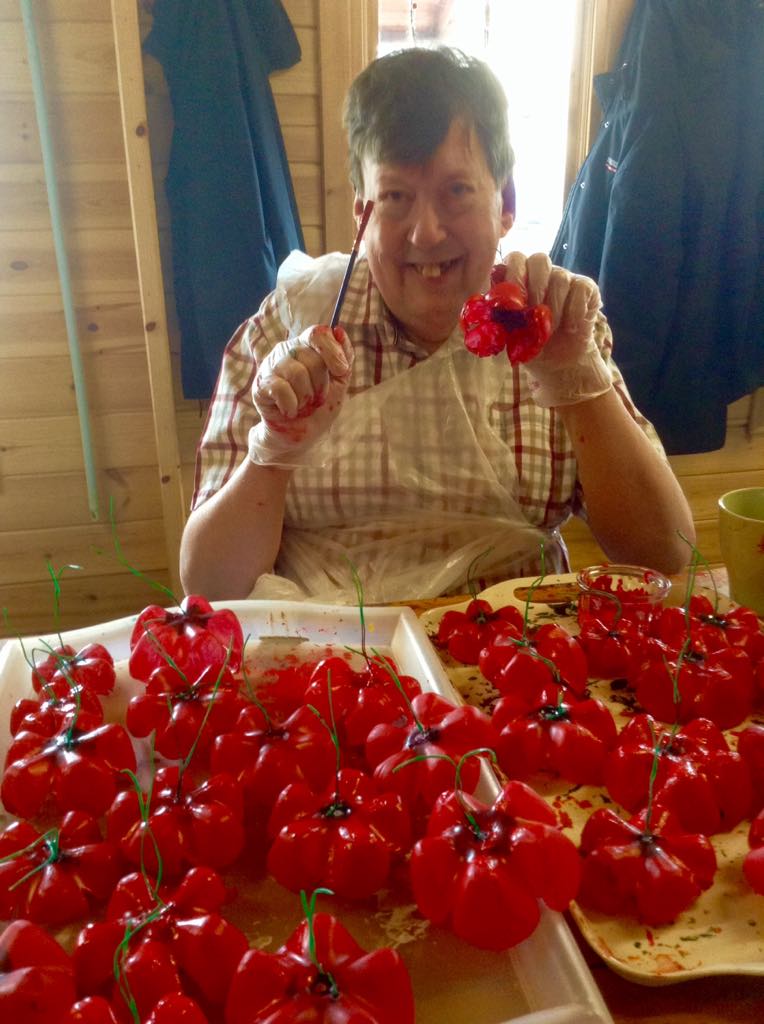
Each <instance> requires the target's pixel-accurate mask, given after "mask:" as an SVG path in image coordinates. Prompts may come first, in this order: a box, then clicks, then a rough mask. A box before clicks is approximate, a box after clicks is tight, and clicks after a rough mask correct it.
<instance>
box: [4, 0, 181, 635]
mask: <svg viewBox="0 0 764 1024" xmlns="http://www.w3.org/2000/svg"><path fill="white" fill-rule="evenodd" d="M33 9H34V16H35V24H36V27H37V36H38V46H39V51H40V59H41V64H42V75H43V79H44V82H45V99H46V105H47V108H48V114H49V120H50V127H51V135H52V146H53V157H54V163H55V174H56V182H57V185H58V191H59V195H60V200H61V216H62V225H61V227H62V232H63V236H64V239H65V245H66V250H67V256H68V260H69V262H70V267H71V272H72V288H73V301H74V304H75V307H76V320H77V336H78V341H79V344H80V347H81V350H82V361H83V367H84V374H85V379H86V390H87V395H88V399H89V404H90V412H91V432H92V444H93V453H94V459H95V466H96V480H97V488H98V495H99V499H100V509H99V519H98V520H97V521H93V519H92V517H91V514H90V510H89V507H88V500H87V490H86V485H85V479H84V471H83V466H84V461H83V455H82V445H81V435H80V424H79V420H78V418H77V407H76V403H75V398H74V390H73V375H72V368H71V361H70V356H69V342H68V339H67V333H66V326H65V320H64V315H63V305H62V297H61V285H60V281H59V274H58V266H57V263H56V259H55V254H54V248H53V236H52V230H51V213H50V210H49V206H48V191H47V189H46V185H45V175H44V169H43V163H42V148H41V144H40V137H39V129H38V124H37V116H36V110H35V103H34V96H33V91H32V82H31V76H30V72H29V66H28V60H29V58H28V54H27V48H26V37H25V33H24V29H23V24H22V19H21V9H20V5H19V0H0V339H2V347H1V348H0V605H2V606H4V607H7V608H8V612H9V615H10V617H11V621H12V622H13V623H14V624H15V628H22V629H25V630H26V629H30V630H40V629H44V628H49V626H50V619H51V609H52V590H51V583H50V580H49V577H48V574H47V571H46V568H45V559H46V558H51V559H52V560H53V561H54V562H55V563H57V564H59V565H60V564H65V563H67V562H73V561H76V562H79V563H81V564H82V565H83V570H82V572H81V573H79V574H78V579H77V582H76V583H69V582H68V581H67V582H66V584H65V590H66V589H67V588H68V587H71V588H72V590H71V596H70V597H69V599H68V609H67V622H68V624H69V625H85V624H87V623H89V622H93V621H97V620H98V619H100V618H103V617H113V615H114V614H117V613H118V614H127V613H128V612H132V611H134V610H135V588H134V587H133V586H132V584H131V583H130V580H132V577H131V576H130V574H129V573H128V572H127V570H125V569H122V568H121V567H120V566H119V565H118V564H117V563H116V561H114V559H113V558H112V559H111V560H110V561H109V559H107V560H106V562H105V561H104V559H105V557H106V556H105V555H97V554H96V553H95V549H96V548H104V547H105V546H108V545H107V544H106V542H110V529H111V528H110V525H109V512H108V510H109V501H110V499H113V501H114V516H115V521H116V528H117V532H118V535H121V534H122V532H123V531H124V534H125V537H126V538H129V541H130V544H131V546H134V547H135V549H136V554H137V557H136V561H137V562H138V563H140V562H145V564H141V565H140V568H142V569H143V568H146V569H150V570H151V571H154V572H157V573H160V574H165V575H168V565H169V557H168V553H167V551H166V550H164V549H163V548H164V546H163V543H162V526H163V521H162V507H161V500H160V488H159V478H158V469H157V460H156V452H155V442H154V439H153V434H152V427H151V407H150V400H149V382H148V371H147V361H146V351H145V345H144V340H143V327H142V317H141V309H140V303H139V288H138V280H137V272H136V259H135V246H134V240H133V232H132V219H131V215H130V208H129V202H128V191H127V174H126V165H125V154H124V145H123V141H122V129H121V117H120V106H119V98H118V94H117V78H116V59H115V53H114V42H113V32H112V24H111V8H110V3H109V0H35V3H34V5H33ZM173 557H176V556H175V555H173ZM107 563H108V564H107ZM126 578H127V579H126ZM140 589H141V590H142V591H143V592H144V593H145V591H146V586H145V584H143V585H141V588H140ZM75 595H76V596H75ZM144 603H145V602H144ZM102 610H103V611H102ZM19 623H20V624H21V625H20V626H19ZM5 629H6V627H4V626H3V625H0V635H4V634H5Z"/></svg>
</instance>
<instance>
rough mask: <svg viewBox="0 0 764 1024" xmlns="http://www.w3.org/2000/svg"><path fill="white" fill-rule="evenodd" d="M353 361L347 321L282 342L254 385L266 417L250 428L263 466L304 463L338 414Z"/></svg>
mask: <svg viewBox="0 0 764 1024" xmlns="http://www.w3.org/2000/svg"><path fill="white" fill-rule="evenodd" d="M352 364H353V346H352V345H351V343H350V339H349V338H348V336H347V334H346V333H345V331H344V330H343V329H342V328H341V327H335V328H334V331H333V332H332V330H331V329H330V328H329V327H323V326H321V327H309V328H308V329H307V330H305V331H303V333H302V334H301V335H300V336H299V338H294V339H292V340H290V341H282V342H281V343H280V344H279V345H276V347H275V348H274V349H273V350H272V351H271V352H270V353H269V354H268V356H266V358H265V359H264V360H263V362H262V365H261V366H260V368H259V369H258V371H257V376H256V377H255V383H254V386H253V388H252V400H253V402H254V404H255V407H256V408H257V411H258V412H259V413H260V417H261V419H260V422H259V423H258V424H257V425H256V426H254V427H252V429H251V430H250V432H249V457H250V459H251V460H252V461H253V462H255V463H257V464H258V465H261V466H295V465H299V463H300V459H301V457H302V455H303V454H304V453H305V452H306V451H307V450H308V449H309V448H311V447H312V446H313V445H314V444H315V443H316V442H317V441H318V440H319V439H320V438H321V437H322V436H323V435H324V434H325V433H326V432H327V430H328V429H329V427H330V426H331V425H332V423H333V422H334V420H335V419H336V417H337V415H338V413H339V411H340V408H341V407H342V403H343V401H344V398H345V392H346V391H347V386H348V382H349V380H350V368H351V366H352Z"/></svg>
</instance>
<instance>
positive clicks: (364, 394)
mask: <svg viewBox="0 0 764 1024" xmlns="http://www.w3.org/2000/svg"><path fill="white" fill-rule="evenodd" d="M306 261H307V262H306ZM345 264H346V257H344V256H341V255H340V254H331V255H330V256H328V257H322V258H321V259H320V260H315V261H314V260H310V261H308V259H307V257H304V256H302V254H299V256H295V257H294V258H290V260H289V261H287V264H285V266H284V267H283V268H282V271H281V274H280V285H281V286H282V287H284V288H285V291H284V295H283V301H284V303H285V310H284V319H285V322H289V323H291V325H292V328H291V336H293V337H294V336H297V335H298V334H299V333H300V332H301V331H302V330H303V329H304V327H305V326H308V325H309V324H311V323H322V322H323V323H326V322H328V317H329V314H330V313H331V305H332V304H333V301H334V298H335V296H336V289H334V280H335V279H336V282H337V285H338V284H339V277H341V274H342V271H343V270H344V267H345ZM295 266H297V267H298V268H299V270H300V276H299V278H298V280H299V282H300V283H299V286H297V287H295V286H294V284H293V279H292V277H291V272H293V270H294V268H295ZM311 268H312V270H311ZM306 269H307V270H308V276H307V279H306V276H305V270H306ZM327 279H330V280H331V285H330V287H329V299H328V300H327V283H328V281H327ZM327 301H328V303H329V305H328V309H327ZM298 309H299V316H296V315H295V313H296V311H297V310H298ZM347 329H348V333H349V334H350V337H351V340H352V339H353V326H352V324H351V325H348V327H347ZM357 358H358V357H357ZM512 373H513V370H512V368H511V367H510V366H509V364H508V363H507V362H505V361H502V360H496V359H478V358H476V357H475V356H474V355H472V354H471V353H470V352H468V351H467V349H466V348H465V347H464V342H463V339H462V336H461V332H460V331H459V330H458V329H457V330H456V331H455V332H454V333H453V335H452V336H451V337H450V338H449V339H448V341H446V342H445V343H444V344H443V345H442V346H441V347H440V348H439V349H438V350H437V351H436V352H435V353H433V354H432V355H431V356H429V357H428V358H426V359H424V360H422V361H421V362H419V363H417V364H416V365H414V366H413V367H411V368H410V369H407V370H405V371H403V372H400V373H398V374H396V375H395V376H393V377H391V378H389V379H387V380H384V381H382V382H381V383H380V384H378V385H375V386H374V387H372V388H368V389H366V390H364V391H361V392H359V393H357V394H355V395H353V396H352V397H350V398H348V399H346V401H345V403H344V406H343V408H342V411H341V412H340V414H339V416H338V418H337V419H336V421H335V422H334V424H333V426H332V428H331V430H330V431H329V433H328V434H327V435H326V437H325V438H324V439H323V440H322V441H321V442H320V443H319V444H318V445H316V446H315V447H314V448H312V449H311V450H310V451H309V452H307V453H306V454H305V456H304V457H303V462H302V463H301V465H300V466H299V467H298V468H297V469H296V470H295V473H294V476H293V479H292V482H291V484H290V491H292V492H293V493H294V495H295V502H294V504H296V505H299V495H300V493H301V490H305V491H306V492H309V491H311V490H314V489H321V488H326V489H329V490H332V491H334V492H335V494H336V500H334V501H333V502H331V503H327V508H329V506H330V508H329V511H328V512H325V513H321V514H319V515H318V516H316V517H314V518H312V519H311V521H309V522H303V523H299V522H295V516H294V515H293V514H292V507H291V506H292V503H290V501H289V499H288V502H287V513H286V516H285V529H284V534H283V537H282V543H281V549H280V552H279V557H278V562H277V565H276V570H277V573H278V575H277V576H274V575H266V576H263V577H261V578H260V580H258V583H257V584H256V586H255V588H254V590H253V592H252V595H251V596H252V597H255V598H261V597H272V598H276V597H280V598H300V599H304V598H309V599H312V600H316V601H321V602H326V603H346V602H351V603H354V602H355V600H356V595H355V592H354V589H353V585H352V576H351V568H350V567H351V565H352V566H354V567H355V568H356V569H357V571H358V574H359V576H360V579H361V582H362V584H363V589H364V600H365V602H366V603H367V604H374V603H385V602H391V601H397V600H403V601H405V600H408V599H414V598H429V597H436V596H439V595H441V594H448V593H457V592H464V591H465V590H466V588H467V576H468V568H469V566H470V564H471V563H472V562H473V561H474V560H475V559H477V558H478V557H479V561H478V562H477V564H476V566H475V573H474V575H475V577H476V578H477V577H479V578H481V579H490V580H497V579H504V578H511V577H512V576H518V575H524V574H525V573H526V572H531V571H535V567H536V566H537V565H538V563H539V557H540V549H541V544H542V542H543V544H544V555H545V565H546V569H547V571H548V572H559V571H564V570H565V567H566V566H565V558H566V556H565V549H564V545H563V544H562V541H561V539H560V537H559V534H558V533H557V531H556V530H552V531H550V530H545V529H543V528H540V527H537V526H534V525H532V524H531V523H529V522H528V520H527V519H526V518H525V516H524V515H523V512H522V510H521V508H520V505H519V503H518V498H517V493H518V482H517V470H516V466H515V461H514V457H513V453H512V449H511V447H510V445H509V444H507V443H506V442H505V441H504V440H503V439H502V437H501V435H500V432H499V430H498V429H497V425H496V422H495V420H494V421H492V417H491V409H492V406H493V405H494V403H495V402H497V401H499V399H500V393H501V391H502V388H503V387H506V377H507V375H509V376H510V377H511V375H512ZM348 481H349V482H350V484H351V486H349V487H348V486H347V482H348Z"/></svg>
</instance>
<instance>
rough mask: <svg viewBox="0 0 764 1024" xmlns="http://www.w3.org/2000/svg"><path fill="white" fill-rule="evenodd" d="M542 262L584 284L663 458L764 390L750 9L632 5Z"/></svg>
mask: <svg viewBox="0 0 764 1024" xmlns="http://www.w3.org/2000/svg"><path fill="white" fill-rule="evenodd" d="M595 87H596V90H597V95H598V98H599V100H600V105H601V107H602V110H603V111H604V114H603V119H602V122H601V125H600V130H599V133H598V135H597V138H596V140H595V142H594V145H593V146H592V149H591V152H590V153H589V155H588V157H587V159H586V161H585V163H584V165H583V167H582V168H581V171H580V173H579V176H578V179H577V181H576V183H575V184H574V186H573V188H572V190H571V194H570V197H569V199H568V202H567V206H566V208H565V211H564V214H563V220H562V224H561V226H560V229H559V232H558V235H557V238H556V240H555V243H554V245H553V247H552V251H551V257H552V260H553V261H554V262H555V263H557V264H560V265H562V266H564V267H567V268H569V269H570V270H573V271H575V272H577V273H582V274H587V275H589V276H591V277H593V278H595V279H596V280H597V281H598V283H599V286H600V290H601V292H602V297H603V303H604V311H605V313H606V315H607V317H608V320H609V322H610V324H611V326H612V329H613V337H614V340H615V349H614V355H615V358H616V362H617V363H618V366H619V367H620V369H621V371H622V373H623V375H624V378H625V380H626V383H627V386H628V388H629V390H630V392H631V394H632V397H633V398H634V401H635V402H636V404H637V405H638V406H639V408H640V409H641V411H642V412H644V413H645V415H646V416H648V417H649V418H650V419H651V420H652V421H653V423H654V424H655V426H656V427H657V429H658V433H659V434H660V436H661V439H662V440H663V442H664V444H665V446H666V450H667V451H668V452H670V453H679V452H700V451H710V450H713V449H716V448H720V447H722V446H723V444H724V440H725V430H726V407H727V404H728V403H729V402H732V401H734V400H735V399H737V398H740V397H741V396H743V395H745V394H747V393H749V392H750V391H752V390H754V389H755V388H756V387H758V386H760V385H762V384H764V5H763V4H762V3H761V0H723V2H720V0H637V3H636V5H635V8H634V12H633V14H632V17H631V20H630V22H629V25H628V28H627V31H626V34H625V37H624V41H623V44H622V46H621V50H620V53H619V57H618V60H617V63H616V67H615V70H614V71H612V72H611V73H609V74H606V75H601V76H598V78H597V79H596V80H595Z"/></svg>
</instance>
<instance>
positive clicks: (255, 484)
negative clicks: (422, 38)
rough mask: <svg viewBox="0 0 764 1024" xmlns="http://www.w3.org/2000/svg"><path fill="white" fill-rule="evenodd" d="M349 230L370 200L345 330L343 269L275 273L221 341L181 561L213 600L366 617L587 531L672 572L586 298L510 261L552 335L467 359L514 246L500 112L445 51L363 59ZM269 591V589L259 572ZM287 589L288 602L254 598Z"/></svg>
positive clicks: (662, 513) (354, 92)
mask: <svg viewBox="0 0 764 1024" xmlns="http://www.w3.org/2000/svg"><path fill="white" fill-rule="evenodd" d="M345 123H346V126H347V129H348V138H349V146H350V172H351V180H352V182H353V185H354V188H355V192H356V198H355V214H356V217H357V218H359V217H360V215H361V212H362V210H363V208H364V206H365V203H366V201H367V200H372V201H373V203H374V207H373V211H372V214H371V218H370V220H369V223H368V227H367V229H366V234H365V253H364V254H363V255H362V256H361V257H360V258H359V260H358V261H357V264H356V267H355V270H354V272H353V275H352V278H351V281H350V285H349V287H348V291H347V295H346V299H345V304H344V307H343V314H342V317H341V325H342V326H341V327H338V328H335V329H334V331H333V332H332V331H331V330H330V329H329V328H328V327H326V326H321V325H325V324H328V322H329V318H330V315H331V311H332V308H333V305H334V302H335V300H336V297H337V293H338V289H339V286H340V282H341V278H342V274H343V271H344V269H345V266H346V262H347V260H346V258H344V257H339V256H338V255H337V254H331V255H330V256H327V257H322V258H321V259H319V260H315V261H313V260H308V259H307V257H303V258H302V260H301V261H300V260H299V259H294V260H293V259H292V258H290V260H288V261H287V264H286V265H285V266H284V267H283V268H282V271H281V272H280V279H279V286H278V287H277V289H276V291H275V292H274V293H273V294H272V295H271V296H269V297H268V298H267V299H266V300H265V302H264V303H263V305H262V306H261V308H260V310H259V312H258V313H257V314H256V315H255V316H254V317H252V318H251V319H250V320H249V321H247V322H246V323H245V324H243V325H242V327H241V328H240V329H239V331H237V333H236V334H235V335H234V337H233V338H232V340H231V342H230V343H229V346H228V349H227V350H226V357H225V359H224V363H223V369H222V372H221V377H220V380H219V382H218V387H217V390H216V394H215V397H214V399H213V403H212V405H211V408H210V414H209V418H208V422H207V426H206V428H205V433H204V436H203V439H202V442H201V445H200V450H199V459H198V464H197V486H196V493H195V497H194V510H193V512H192V514H191V516H190V518H189V521H188V524H187V527H186V530H185V533H184V537H183V543H182V549H181V574H182V578H183V582H184V586H185V587H186V589H187V590H188V591H196V592H201V593H204V594H205V595H206V596H207V597H208V598H235V597H245V596H247V595H249V594H250V593H252V591H253V587H255V584H257V587H256V588H255V591H254V594H255V596H258V595H263V596H264V595H267V594H271V595H279V596H288V595H290V594H291V595H292V596H294V595H296V594H300V595H307V596H310V597H313V598H316V599H322V600H329V601H331V600H348V599H352V598H353V596H354V595H353V591H352V586H351V576H350V570H349V567H348V563H351V564H353V565H354V566H355V567H356V568H357V570H358V573H359V575H360V578H361V580H362V582H363V585H364V590H365V594H366V599H367V601H368V602H373V601H390V600H395V599H405V598H409V597H412V596H419V597H426V596H435V595H437V594H440V593H454V592H458V591H460V590H461V591H463V590H464V589H465V587H466V585H467V575H468V568H469V567H470V565H471V564H472V563H473V562H474V560H475V559H476V558H479V559H480V561H479V563H478V568H479V574H480V575H481V576H482V577H483V578H489V579H499V578H507V577H511V576H521V575H527V574H528V573H530V572H535V571H536V569H537V568H538V566H539V560H540V558H539V556H540V551H541V547H542V544H543V548H544V550H545V553H546V565H547V569H549V570H550V571H552V570H553V571H564V569H565V568H566V553H565V550H564V546H563V545H562V542H561V540H560V538H559V533H558V527H559V526H560V525H561V524H562V523H563V522H564V521H565V520H566V519H567V518H568V517H569V515H570V514H571V513H573V512H577V513H580V514H584V515H585V516H586V517H587V519H588V521H589V524H590V526H591V528H592V530H593V532H594V534H595V536H596V537H597V539H598V541H599V542H600V544H601V545H602V547H603V549H604V550H605V551H606V552H607V554H608V556H609V557H610V558H611V559H613V560H617V561H628V562H636V563H639V564H644V565H649V566H652V567H653V568H656V569H662V570H664V571H676V570H678V569H679V568H680V567H681V566H682V565H683V564H684V562H685V561H686V558H687V548H686V544H685V542H684V541H683V540H682V539H681V537H680V532H681V533H682V534H683V535H684V536H685V537H687V538H688V539H692V538H693V536H694V533H693V526H692V519H691V516H690V512H689V509H688V507H687V503H686V501H685V499H684V496H683V495H682V492H681V490H680V488H679V486H678V484H677V482H676V479H675V478H674V476H673V474H672V472H671V470H670V468H669V466H668V464H667V462H666V460H665V458H664V456H663V453H662V449H661V448H660V445H659V443H658V442H657V439H656V438H655V436H654V433H653V432H652V429H651V428H650V427H649V424H647V423H646V422H645V421H644V419H642V418H641V417H640V416H639V415H638V414H637V413H636V411H635V410H634V408H633V406H632V405H631V402H630V400H629V398H628V395H627V394H626V392H625V388H624V386H623V381H622V379H621V377H620V374H619V373H618V371H617V369H616V368H615V367H614V365H613V364H612V363H611V361H610V358H609V352H610V344H611V341H610V334H609V330H608V328H607V324H606V322H605V320H604V317H603V316H602V315H601V313H600V312H599V293H598V291H597V288H596V285H595V284H594V282H592V281H590V280H588V279H586V278H582V277H575V276H573V275H571V274H570V273H568V272H567V271H565V270H562V269H561V268H555V267H552V266H551V264H550V262H549V260H548V258H547V257H546V256H545V255H543V254H537V255H535V256H532V257H529V258H527V259H526V258H525V257H524V256H523V255H521V254H519V253H513V254H511V255H510V256H509V257H508V259H507V277H508V279H510V280H515V281H517V282H519V283H521V284H522V285H523V286H524V287H525V288H526V289H527V293H528V299H529V303H530V304H536V303H539V302H542V301H543V302H545V303H546V304H547V305H548V306H549V307H550V309H551V311H552V317H553V334H552V336H551V338H550V339H549V341H548V342H547V344H546V346H545V347H544V349H543V350H542V352H541V353H540V354H539V355H538V356H537V357H536V358H535V359H533V360H532V361H530V362H528V363H527V364H525V365H524V366H522V367H519V368H518V367H512V366H510V364H509V363H508V361H507V359H506V356H505V355H499V356H494V357H491V358H486V359H478V358H476V357H475V356H474V355H472V354H471V353H470V352H468V351H467V350H466V349H465V346H464V339H463V336H462V333H461V330H460V328H459V326H458V318H459V312H460V310H461V307H462V304H463V303H464V301H465V300H466V299H467V298H468V297H469V296H470V295H472V294H475V293H479V292H483V291H485V290H486V289H487V287H488V281H489V274H490V271H491V268H492V265H493V264H494V262H495V261H496V258H497V257H496V253H497V247H498V244H499V240H500V239H501V238H502V236H503V235H504V234H505V233H506V232H507V231H508V230H509V229H510V228H511V226H512V221H513V215H514V211H513V208H512V205H511V200H510V199H509V196H510V195H511V172H512V154H511V149H510V147H509V140H508V135H507V126H506V99H505V97H504V95H503V93H502V91H501V87H500V86H499V84H498V82H497V81H496V79H495V77H494V76H493V75H492V73H491V72H490V71H489V70H488V68H487V67H486V66H485V65H484V64H483V63H482V62H480V61H477V60H474V59H472V58H468V57H465V56H464V55H463V54H460V53H458V52H456V51H452V50H447V49H441V50H422V49H413V50H404V51H401V52H399V53H394V54H390V55H388V56H386V57H383V58H380V59H379V60H376V61H374V62H373V63H372V64H371V65H369V67H368V68H366V69H365V70H364V71H363V72H362V73H361V75H359V77H358V78H357V79H356V81H355V82H354V83H353V85H352V86H351V89H350V92H349V95H348V100H347V104H346V111H345ZM274 567H275V573H276V576H275V577H274V576H273V575H272V573H273V572H274ZM284 580H289V581H291V583H290V585H291V586H292V587H293V588H294V589H292V590H289V589H287V590H283V589H282V590H279V589H275V588H274V587H273V586H270V584H274V583H276V582H283V581H284Z"/></svg>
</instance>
